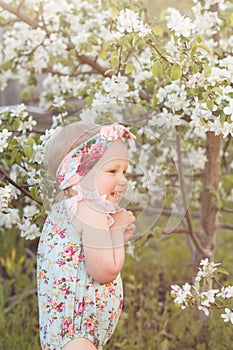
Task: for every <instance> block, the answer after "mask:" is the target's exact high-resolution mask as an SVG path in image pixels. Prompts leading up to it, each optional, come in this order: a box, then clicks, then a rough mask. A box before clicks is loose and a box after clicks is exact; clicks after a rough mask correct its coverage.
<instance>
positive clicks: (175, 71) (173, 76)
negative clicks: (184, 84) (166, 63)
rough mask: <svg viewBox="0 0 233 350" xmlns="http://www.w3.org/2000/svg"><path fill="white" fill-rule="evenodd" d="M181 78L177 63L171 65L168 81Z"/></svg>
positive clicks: (180, 70)
mask: <svg viewBox="0 0 233 350" xmlns="http://www.w3.org/2000/svg"><path fill="white" fill-rule="evenodd" d="M181 77H182V69H181V66H180V65H179V64H178V63H175V64H173V66H172V69H171V73H170V79H171V80H178V79H180V78H181Z"/></svg>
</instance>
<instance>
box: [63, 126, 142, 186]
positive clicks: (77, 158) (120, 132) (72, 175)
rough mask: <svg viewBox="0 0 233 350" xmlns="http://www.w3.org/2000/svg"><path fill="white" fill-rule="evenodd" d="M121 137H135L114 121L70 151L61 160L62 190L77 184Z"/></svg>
mask: <svg viewBox="0 0 233 350" xmlns="http://www.w3.org/2000/svg"><path fill="white" fill-rule="evenodd" d="M119 138H128V139H135V135H134V134H132V133H131V132H130V131H129V130H128V129H127V128H125V127H124V126H123V125H120V124H117V123H114V124H111V125H106V126H103V127H102V128H101V129H100V132H99V133H98V134H96V135H94V136H92V137H91V138H89V139H88V140H86V141H84V142H83V143H81V144H80V145H79V146H78V147H77V148H76V149H73V150H72V151H70V152H69V153H68V154H67V155H66V156H65V157H64V158H63V160H62V161H61V163H60V165H59V167H58V169H57V173H56V181H57V183H58V185H59V188H60V189H61V190H64V189H66V188H68V187H70V186H73V185H75V184H77V183H78V182H79V181H80V179H81V177H82V176H85V175H86V174H87V173H88V172H89V171H90V170H91V169H92V168H93V166H94V165H95V164H96V163H97V162H98V160H99V159H100V158H101V157H102V156H103V154H104V153H105V152H106V150H107V149H108V147H109V146H110V144H111V142H112V141H116V140H118V139H119Z"/></svg>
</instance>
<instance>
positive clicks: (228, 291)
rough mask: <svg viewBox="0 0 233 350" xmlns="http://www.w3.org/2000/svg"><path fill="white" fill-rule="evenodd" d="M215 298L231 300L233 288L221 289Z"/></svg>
mask: <svg viewBox="0 0 233 350" xmlns="http://www.w3.org/2000/svg"><path fill="white" fill-rule="evenodd" d="M217 296H218V297H221V298H223V299H230V298H233V286H228V287H222V289H221V292H220V293H219V294H218V295H217Z"/></svg>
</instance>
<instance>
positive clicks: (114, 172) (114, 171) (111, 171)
mask: <svg viewBox="0 0 233 350" xmlns="http://www.w3.org/2000/svg"><path fill="white" fill-rule="evenodd" d="M109 172H110V173H112V174H116V172H117V171H116V170H114V169H112V170H110V171H109Z"/></svg>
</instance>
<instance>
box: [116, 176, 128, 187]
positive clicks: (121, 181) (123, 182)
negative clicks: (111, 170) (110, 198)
mask: <svg viewBox="0 0 233 350" xmlns="http://www.w3.org/2000/svg"><path fill="white" fill-rule="evenodd" d="M127 183H128V180H127V179H126V177H125V176H124V175H122V176H121V178H120V180H119V182H118V185H120V186H126V185H127Z"/></svg>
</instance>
